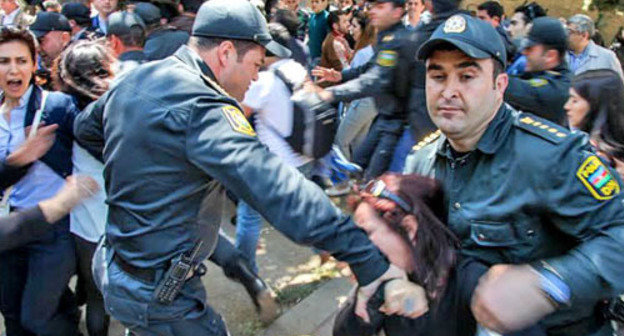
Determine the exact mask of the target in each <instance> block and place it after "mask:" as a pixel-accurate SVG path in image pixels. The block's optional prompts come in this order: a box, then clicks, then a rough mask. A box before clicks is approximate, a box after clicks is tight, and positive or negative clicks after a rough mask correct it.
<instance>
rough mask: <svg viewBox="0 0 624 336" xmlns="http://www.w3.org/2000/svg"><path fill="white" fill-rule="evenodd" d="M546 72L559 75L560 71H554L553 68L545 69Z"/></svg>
mask: <svg viewBox="0 0 624 336" xmlns="http://www.w3.org/2000/svg"><path fill="white" fill-rule="evenodd" d="M546 72H547V73H549V74H551V75H555V76H561V72H559V71H554V70H546Z"/></svg>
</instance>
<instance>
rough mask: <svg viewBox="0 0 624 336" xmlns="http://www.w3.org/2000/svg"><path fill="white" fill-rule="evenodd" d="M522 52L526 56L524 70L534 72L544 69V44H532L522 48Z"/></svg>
mask: <svg viewBox="0 0 624 336" xmlns="http://www.w3.org/2000/svg"><path fill="white" fill-rule="evenodd" d="M522 54H523V55H525V56H526V58H527V63H526V67H525V69H524V70H525V71H527V72H536V71H543V70H546V68H547V66H546V52H545V49H544V45H542V44H536V45H534V46H530V47H527V48H524V50H522Z"/></svg>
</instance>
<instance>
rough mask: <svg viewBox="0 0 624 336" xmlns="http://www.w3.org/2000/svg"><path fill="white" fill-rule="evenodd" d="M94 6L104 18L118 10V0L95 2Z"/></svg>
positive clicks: (98, 0) (96, 0)
mask: <svg viewBox="0 0 624 336" xmlns="http://www.w3.org/2000/svg"><path fill="white" fill-rule="evenodd" d="M93 6H94V7H95V9H97V11H98V13H100V15H102V16H104V17H108V15H109V14H110V13H112V12H114V11H116V10H117V0H93Z"/></svg>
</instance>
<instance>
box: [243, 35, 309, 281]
mask: <svg viewBox="0 0 624 336" xmlns="http://www.w3.org/2000/svg"><path fill="white" fill-rule="evenodd" d="M268 27H269V33H270V34H271V36H272V38H273V40H274V41H276V42H278V43H280V44H281V45H283V46H284V47H286V48H288V43H289V40H290V34H289V33H288V30H287V29H286V28H285V27H284V26H283V25H281V24H279V23H270V24H269V25H268ZM265 65H266V66H267V70H266V71H262V72H260V73H259V74H258V80H257V81H255V82H252V83H251V86H250V87H249V89H248V90H247V93H246V94H245V99H244V100H243V102H242V105H243V108H244V109H245V114H246V115H247V116H248V117H249V116H251V115H252V114H253V115H254V116H255V126H256V133H257V134H258V139H259V140H260V142H262V143H263V144H265V145H266V146H267V147H268V149H269V151H271V152H272V153H274V154H276V155H277V156H279V157H280V158H281V159H282V160H284V162H286V163H288V164H289V165H291V166H292V167H294V168H297V169H299V171H301V172H302V173H303V174H304V175H306V176H307V175H308V174H309V173H310V172H311V170H312V161H313V160H312V159H311V158H309V157H305V156H302V155H301V154H299V153H296V152H295V151H294V150H293V149H292V147H290V145H289V144H288V142H287V141H286V140H285V139H284V138H285V137H287V136H289V135H290V134H291V132H292V123H293V121H292V120H293V104H292V102H291V101H290V96H291V92H290V90H289V88H288V86H286V84H285V83H284V82H283V81H282V80H281V79H280V78H278V76H277V75H276V74H275V71H280V72H281V73H282V74H283V75H285V76H287V78H288V79H289V80H290V81H292V82H293V83H303V82H304V81H306V80H307V79H308V74H307V71H306V69H305V68H304V67H303V66H302V65H301V64H299V63H297V62H296V61H295V60H293V59H291V58H286V59H281V58H278V57H276V56H274V55H272V54H270V52H269V51H267V57H266V60H265ZM261 228H262V217H261V216H260V214H259V213H258V212H257V211H256V210H254V209H253V208H251V207H250V206H249V205H248V204H247V203H245V202H243V201H240V202H239V203H238V209H237V221H236V247H237V248H238V249H239V250H241V252H243V254H244V255H245V257H246V258H247V259H248V261H249V262H250V264H251V265H252V268H253V270H254V271H255V272H257V271H258V266H257V265H256V246H257V244H258V238H259V237H260V229H261Z"/></svg>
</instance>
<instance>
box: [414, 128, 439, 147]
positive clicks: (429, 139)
mask: <svg viewBox="0 0 624 336" xmlns="http://www.w3.org/2000/svg"><path fill="white" fill-rule="evenodd" d="M440 134H442V132H441V131H440V130H437V131H435V132H433V133H431V134H429V135H427V136H426V137H424V138H423V139H422V140H421V141H419V142H418V143H417V144H416V145H414V147H412V151H414V152H416V151H418V150H420V149H422V148H423V147H425V146H427V145H428V144H430V143H432V142H434V141H435V140H436V139H437V138H439V137H440Z"/></svg>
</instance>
